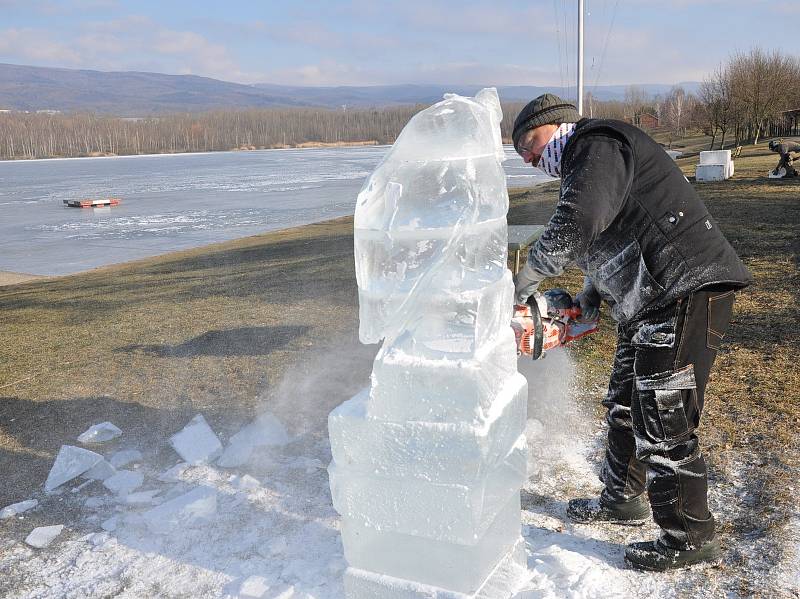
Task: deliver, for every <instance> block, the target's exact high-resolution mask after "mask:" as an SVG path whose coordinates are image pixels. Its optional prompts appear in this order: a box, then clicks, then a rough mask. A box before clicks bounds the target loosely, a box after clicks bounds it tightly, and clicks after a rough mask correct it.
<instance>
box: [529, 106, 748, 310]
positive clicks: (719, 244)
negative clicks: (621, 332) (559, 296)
mask: <svg viewBox="0 0 800 599" xmlns="http://www.w3.org/2000/svg"><path fill="white" fill-rule="evenodd" d="M561 173H562V181H561V197H560V200H559V202H558V206H557V207H556V211H555V214H553V217H552V218H551V219H550V222H549V223H548V225H547V227H546V229H545V231H544V233H543V234H542V236H541V238H540V239H539V240H538V241H537V242H536V243H535V244H534V245H533V247H532V248H531V250H530V253H529V255H528V263H529V265H530V267H531V268H532V269H533V270H534V271H536V272H537V273H539V274H540V275H541V276H542V278H545V277H553V276H557V275H559V274H561V273H562V272H563V270H564V268H565V267H566V266H567V265H569V264H570V263H572V262H574V263H575V264H577V266H578V267H579V268H580V269H581V270H582V271H583V272H584V274H585V275H586V276H587V277H588V278H589V279H590V280H591V283H592V284H593V285H594V287H595V288H596V289H597V291H598V292H599V293H600V295H601V296H602V297H603V299H605V300H606V301H607V302H608V303H609V305H610V306H611V315H612V317H613V318H614V319H616V320H617V321H620V322H627V321H630V320H633V319H634V318H635V317H636V315H637V314H639V313H640V312H642V311H643V310H644V309H645V308H656V307H662V306H666V305H669V304H670V303H673V302H675V301H676V300H678V299H679V298H682V297H686V296H688V295H689V294H690V293H692V292H694V291H697V290H699V289H701V288H703V287H707V286H709V285H715V284H723V285H727V286H730V287H733V288H737V287H744V286H746V285H748V284H749V283H750V282H751V281H752V277H751V275H750V273H749V272H748V270H747V268H745V266H744V264H742V262H741V260H739V257H738V256H737V255H736V252H735V251H734V250H733V248H732V247H731V245H730V244H729V243H728V241H727V240H726V239H725V237H724V236H723V234H722V232H721V231H720V230H719V227H718V225H717V223H716V221H715V220H714V218H713V217H712V216H711V215H710V214H709V213H708V210H707V209H706V207H705V205H704V204H703V202H702V200H700V198H699V197H698V196H697V194H696V193H695V191H694V188H693V187H692V185H691V184H690V183H689V181H688V180H687V179H686V177H684V175H683V173H682V172H681V171H680V169H679V168H678V167H677V165H676V164H675V162H674V161H673V160H672V159H671V158H670V157H669V156H668V155H667V153H666V152H665V151H664V149H663V148H662V147H661V146H659V145H658V144H657V143H656V142H655V141H653V140H652V139H651V138H650V137H649V136H648V135H646V134H645V133H643V132H642V131H641V130H639V129H638V128H636V127H634V126H632V125H628V124H627V123H623V122H620V121H612V120H600V119H583V120H581V121H580V122H579V123H578V124H577V126H576V128H575V132H574V133H573V135H572V137H571V138H570V139H569V141H568V142H567V145H566V147H565V148H564V156H563V158H562V161H561Z"/></svg>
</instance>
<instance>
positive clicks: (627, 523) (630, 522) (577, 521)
mask: <svg viewBox="0 0 800 599" xmlns="http://www.w3.org/2000/svg"><path fill="white" fill-rule="evenodd" d="M567 518H568V519H569V520H570V521H572V522H574V523H575V524H617V525H619V526H643V525H644V524H646V523H647V521H648V520H649V519H650V518H649V517H647V518H642V519H641V520H618V519H615V520H599V519H598V520H592V519H588V520H582V519H580V518H574V517H573V516H570V515H569V514H567Z"/></svg>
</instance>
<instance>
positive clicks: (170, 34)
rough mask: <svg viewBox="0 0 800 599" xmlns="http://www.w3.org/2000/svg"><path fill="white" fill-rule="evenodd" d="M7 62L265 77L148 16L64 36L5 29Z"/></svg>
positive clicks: (2, 42)
mask: <svg viewBox="0 0 800 599" xmlns="http://www.w3.org/2000/svg"><path fill="white" fill-rule="evenodd" d="M2 59H11V60H14V61H19V62H27V63H34V64H39V65H45V66H69V67H79V68H91V69H103V70H130V69H134V70H142V69H149V70H157V71H162V72H168V73H179V74H201V75H205V76H208V77H217V78H221V79H226V80H234V81H245V80H249V81H258V80H262V79H263V77H262V76H261V75H260V74H258V73H248V72H246V71H244V70H243V69H242V68H241V67H240V65H239V64H238V62H237V61H236V60H235V59H234V58H233V57H232V56H231V54H230V53H229V51H228V49H227V48H226V46H225V45H224V44H220V43H214V42H212V41H210V40H208V39H207V38H206V37H204V36H203V35H201V34H199V33H197V32H194V31H186V30H176V29H170V28H168V27H165V26H163V25H161V24H159V23H157V22H155V21H154V20H152V19H150V18H149V17H143V16H128V17H124V18H121V19H114V20H108V21H91V22H86V23H84V24H83V25H82V26H81V28H80V31H78V32H72V33H71V34H70V33H64V34H61V36H59V35H58V34H54V32H52V31H48V30H43V29H7V30H5V31H0V60H2Z"/></svg>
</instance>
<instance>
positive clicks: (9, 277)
mask: <svg viewBox="0 0 800 599" xmlns="http://www.w3.org/2000/svg"><path fill="white" fill-rule="evenodd" d="M45 278H47V277H45V276H43V275H32V274H30V273H26V272H11V271H7V270H0V287H4V286H6V285H17V284H19V283H27V282H28V281H36V280H37V279H45Z"/></svg>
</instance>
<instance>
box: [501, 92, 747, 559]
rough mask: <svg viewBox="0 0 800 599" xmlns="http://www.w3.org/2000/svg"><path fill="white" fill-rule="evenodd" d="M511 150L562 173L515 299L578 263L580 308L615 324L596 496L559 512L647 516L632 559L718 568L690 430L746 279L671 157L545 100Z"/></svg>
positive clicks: (643, 139)
mask: <svg viewBox="0 0 800 599" xmlns="http://www.w3.org/2000/svg"><path fill="white" fill-rule="evenodd" d="M513 141H514V147H515V148H516V150H517V152H518V153H519V154H520V155H521V156H522V157H523V159H524V160H525V162H526V163H530V164H531V165H533V166H539V167H540V168H542V169H543V170H544V171H546V172H547V173H549V174H550V175H552V176H554V177H560V178H561V193H560V199H559V202H558V205H557V207H556V210H555V213H554V214H553V216H552V218H551V219H550V222H549V223H548V225H547V227H546V228H545V231H544V233H543V234H542V236H541V238H540V239H539V240H538V241H537V242H536V244H534V245H533V246H532V248H531V250H530V253H529V255H528V261H527V264H526V265H525V267H524V268H523V269H522V270H521V271H520V273H519V274H518V275H517V277H516V278H515V286H516V298H515V299H516V301H517V303H524V302H525V300H526V299H527V298H528V297H529V296H530V295H531V294H532V293H533V292H534V291H535V290H536V288H537V286H538V285H539V283H540V282H541V281H542V280H543V279H545V278H547V277H554V276H557V275H560V274H561V273H562V271H563V270H564V268H565V267H566V266H567V265H569V264H571V263H573V262H574V263H575V264H576V265H577V266H578V267H579V268H580V269H581V271H583V273H584V275H585V279H584V288H583V291H582V292H581V293H579V294H578V296H577V298H576V299H577V301H578V302H579V303H580V306H581V309H582V310H583V313H584V314H585V315H586V316H588V317H592V316H594V315H596V313H597V311H598V309H599V308H600V304H601V300H605V301H606V303H607V304H608V305H609V306H610V308H611V315H612V317H613V318H614V319H615V320H616V321H617V322H618V326H617V335H618V339H617V350H616V354H615V358H614V366H613V370H612V373H611V382H610V384H609V389H608V395H607V397H606V399H605V401H604V402H603V405H605V406H606V407H607V408H608V413H607V416H606V420H607V422H608V425H609V430H608V447H607V450H606V455H605V460H604V464H603V467H602V471H601V474H600V479H601V480H602V481H603V482H604V483H605V489H604V490H603V492H602V494H601V496H600V497H599V498H593V499H574V500H572V501H570V502H569V506H568V509H567V515H568V516H569V517H570V518H571V519H572V520H575V521H577V522H581V523H591V522H614V523H620V524H641V523H643V522H644V520H645V519H646V518H647V517H648V515H649V512H650V509H652V514H653V518H654V520H655V521H656V523H657V524H658V525H659V526H660V527H661V529H662V532H661V535H660V536H659V538H658V539H657V540H656V541H654V542H647V543H634V544H632V545H629V546H628V547H627V548H626V552H625V557H626V561H627V562H628V563H629V564H631V565H632V566H634V567H637V568H642V569H651V570H667V569H672V568H680V567H684V566H688V565H691V564H694V563H702V562H714V561H716V560H717V558H718V557H719V555H720V546H719V540H718V539H717V538H716V537H715V535H714V518H713V516H712V515H711V513H710V512H709V510H708V501H707V477H706V466H705V461H704V459H703V456H702V454H701V453H700V448H699V446H698V438H697V427H698V425H699V422H700V414H701V412H702V409H703V398H704V392H705V387H706V382H707V381H708V376H709V372H710V370H711V366H712V364H713V362H714V358H715V357H716V351H717V349H718V348H719V346H720V343H721V342H722V338H723V337H724V335H725V332H726V329H727V328H728V321H729V319H730V315H731V310H732V308H733V297H734V291H735V290H736V289H740V288H742V287H745V286H746V285H748V284H749V283H750V282H751V276H750V273H749V272H748V271H747V269H746V268H745V266H744V265H743V264H742V262H741V261H740V260H739V258H738V257H737V255H736V253H735V252H734V250H733V248H732V247H731V246H730V244H729V243H728V242H727V240H726V239H725V237H724V236H723V235H722V233H721V232H720V230H719V227H718V226H717V223H716V221H715V220H714V218H713V217H712V216H711V215H710V214H709V213H708V211H707V209H706V207H705V205H704V204H703V202H702V201H701V200H700V199H699V198H698V197H697V195H696V194H695V192H694V189H693V188H692V186H691V184H690V183H689V182H688V180H687V179H686V178H685V177H684V176H683V174H682V173H681V171H680V169H678V167H677V166H676V165H675V163H674V162H673V160H672V159H671V158H670V157H669V156H668V155H667V153H666V152H665V151H664V150H663V148H662V147H661V146H659V145H658V144H657V143H655V142H654V141H653V140H652V139H651V138H650V137H648V136H647V135H646V134H645V133H643V132H642V131H640V130H639V129H637V128H636V127H634V126H632V125H629V124H627V123H623V122H620V121H613V120H601V119H582V118H581V117H580V115H579V114H578V112H577V110H576V108H575V106H573V105H572V104H569V103H567V102H565V101H564V100H562V99H561V98H558V97H557V96H554V95H551V94H545V95H543V96H540V97H538V98H536V99H535V100H533V101H532V102H530V103H529V104H528V105H527V106H525V108H524V109H523V110H522V112H520V114H519V116H518V117H517V119H516V121H515V123H514V132H513ZM645 491H647V495H645ZM648 497H649V506H648Z"/></svg>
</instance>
